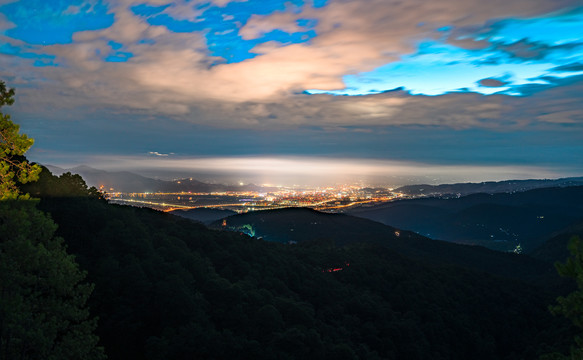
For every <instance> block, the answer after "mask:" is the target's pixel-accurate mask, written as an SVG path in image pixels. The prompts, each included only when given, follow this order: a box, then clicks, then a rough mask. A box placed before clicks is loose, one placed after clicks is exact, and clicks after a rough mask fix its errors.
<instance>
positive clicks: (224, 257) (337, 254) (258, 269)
mask: <svg viewBox="0 0 583 360" xmlns="http://www.w3.org/2000/svg"><path fill="white" fill-rule="evenodd" d="M22 188H23V190H24V191H26V192H29V193H30V194H31V195H32V196H35V197H39V198H40V199H41V200H40V202H39V204H38V208H39V209H40V210H42V211H44V212H46V213H49V214H50V215H51V217H52V219H53V220H54V221H55V223H57V224H58V230H57V235H58V236H60V237H62V238H63V239H65V241H66V244H67V249H68V251H69V252H70V253H72V254H74V255H75V257H76V261H77V262H78V263H79V265H80V267H81V269H83V270H85V271H87V280H88V281H89V282H90V283H93V284H94V285H95V287H94V290H93V293H92V295H91V297H90V298H89V308H90V309H91V312H92V314H93V315H94V316H96V317H97V318H98V326H97V328H96V330H95V332H96V334H97V335H98V336H99V338H100V340H101V343H100V344H101V345H102V346H103V347H104V349H105V353H106V354H107V356H108V357H109V358H110V359H128V358H132V359H192V358H201V359H223V358H249V359H274V358H278V359H296V358H322V359H344V358H346V359H356V358H361V359H375V358H376V359H426V358H428V357H429V358H432V359H468V358H472V359H536V358H538V357H539V356H540V355H543V354H548V353H552V352H555V351H558V352H566V351H567V350H568V349H569V346H570V343H571V342H572V338H573V334H574V331H573V329H572V327H571V326H570V324H569V322H568V321H567V320H565V319H564V318H561V317H554V316H552V315H551V313H550V312H549V310H548V306H549V304H552V303H553V302H554V299H555V298H556V296H557V295H559V292H560V291H563V292H566V291H568V290H570V289H563V290H557V289H558V288H557V287H554V286H547V285H541V284H539V283H537V282H536V281H521V280H518V279H515V278H514V279H510V278H503V277H501V276H499V275H493V274H491V273H488V272H486V271H478V270H475V269H471V268H468V267H462V266H457V265H452V264H451V263H447V262H442V263H440V262H439V261H436V262H432V263H427V262H424V261H421V260H420V259H416V258H415V257H409V256H405V255H403V254H402V253H399V252H398V251H396V250H394V249H391V247H390V246H389V245H387V244H385V245H383V244H381V243H379V242H369V241H366V239H361V240H360V241H354V242H350V243H346V244H344V245H342V244H335V241H334V239H333V238H321V239H315V240H312V241H306V242H303V243H299V244H296V245H285V244H280V243H275V242H267V241H263V240H258V239H257V238H252V237H249V236H247V235H245V234H241V233H235V232H230V231H218V230H209V229H208V228H206V227H205V226H204V225H201V224H199V223H196V222H193V221H190V220H187V219H183V218H180V217H178V216H174V215H171V214H166V213H161V212H158V211H154V210H151V209H144V208H134V207H127V206H119V205H112V204H108V203H107V201H106V200H104V199H103V198H102V197H101V196H100V194H99V193H98V192H96V191H95V190H94V189H88V188H87V186H86V185H85V183H84V181H83V179H82V178H81V177H80V176H78V175H71V174H68V173H66V174H63V175H61V176H60V177H56V176H53V175H52V174H50V172H49V171H48V170H46V169H44V170H43V172H42V173H41V174H40V179H39V181H38V182H36V183H31V184H27V185H25V186H23V187H22ZM445 245H450V244H445ZM456 247H460V245H452V251H455V249H456ZM501 255H504V254H501ZM516 257H517V258H518V256H516ZM508 271H512V269H511V268H509V269H508ZM556 281H557V283H559V282H560V281H559V278H558V277H557V278H556ZM559 288H560V287H559Z"/></svg>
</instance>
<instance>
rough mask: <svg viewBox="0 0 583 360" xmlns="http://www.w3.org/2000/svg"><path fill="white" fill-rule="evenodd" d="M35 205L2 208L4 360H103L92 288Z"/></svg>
mask: <svg viewBox="0 0 583 360" xmlns="http://www.w3.org/2000/svg"><path fill="white" fill-rule="evenodd" d="M56 228H57V226H56V225H55V223H54V222H53V221H52V220H51V219H50V218H49V217H48V216H47V215H45V214H44V213H42V212H40V211H39V210H37V209H36V201H31V200H21V201H2V202H0V359H55V360H57V359H102V358H104V353H103V350H102V349H100V348H97V347H96V344H97V342H98V338H97V336H95V335H94V334H93V331H94V330H95V328H96V326H97V323H96V319H95V318H93V319H90V318H89V310H88V308H87V305H86V302H87V299H88V297H89V295H90V293H91V291H92V290H93V286H92V285H89V284H84V283H82V281H83V280H84V278H85V276H86V273H85V272H83V271H80V270H79V267H78V265H77V263H76V262H75V259H74V257H73V256H72V255H69V254H67V252H66V248H65V245H64V242H63V239H61V238H59V237H55V236H54V232H55V230H56Z"/></svg>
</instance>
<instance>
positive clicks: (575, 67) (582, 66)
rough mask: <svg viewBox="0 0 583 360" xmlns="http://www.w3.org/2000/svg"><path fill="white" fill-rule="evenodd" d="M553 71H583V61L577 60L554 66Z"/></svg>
mask: <svg viewBox="0 0 583 360" xmlns="http://www.w3.org/2000/svg"><path fill="white" fill-rule="evenodd" d="M551 71H573V72H575V71H583V63H580V62H577V63H572V64H567V65H562V66H557V67H555V68H552V69H551Z"/></svg>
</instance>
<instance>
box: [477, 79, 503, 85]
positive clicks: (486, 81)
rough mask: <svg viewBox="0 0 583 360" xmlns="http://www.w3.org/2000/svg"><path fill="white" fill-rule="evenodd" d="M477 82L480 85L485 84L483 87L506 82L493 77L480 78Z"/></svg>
mask: <svg viewBox="0 0 583 360" xmlns="http://www.w3.org/2000/svg"><path fill="white" fill-rule="evenodd" d="M478 84H480V86H485V87H501V86H504V85H506V84H507V82H504V81H501V80H498V79H493V78H487V79H482V80H480V81H478Z"/></svg>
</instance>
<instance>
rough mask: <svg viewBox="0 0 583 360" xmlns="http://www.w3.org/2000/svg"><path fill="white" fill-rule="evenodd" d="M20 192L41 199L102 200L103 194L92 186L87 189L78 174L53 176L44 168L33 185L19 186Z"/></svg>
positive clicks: (67, 173)
mask: <svg viewBox="0 0 583 360" xmlns="http://www.w3.org/2000/svg"><path fill="white" fill-rule="evenodd" d="M20 189H21V191H22V192H26V193H29V194H30V195H32V196H41V195H42V196H43V197H90V198H95V199H101V200H104V199H105V197H104V194H103V193H102V192H100V191H99V190H97V188H95V187H94V186H92V187H88V186H87V184H86V183H85V180H83V178H82V177H81V176H80V175H79V174H71V173H70V172H66V173H64V174H61V176H55V175H53V174H51V172H50V171H49V170H48V169H47V168H46V167H44V166H42V167H41V171H40V173H39V175H38V180H37V181H35V182H33V183H27V184H25V185H20Z"/></svg>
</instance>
